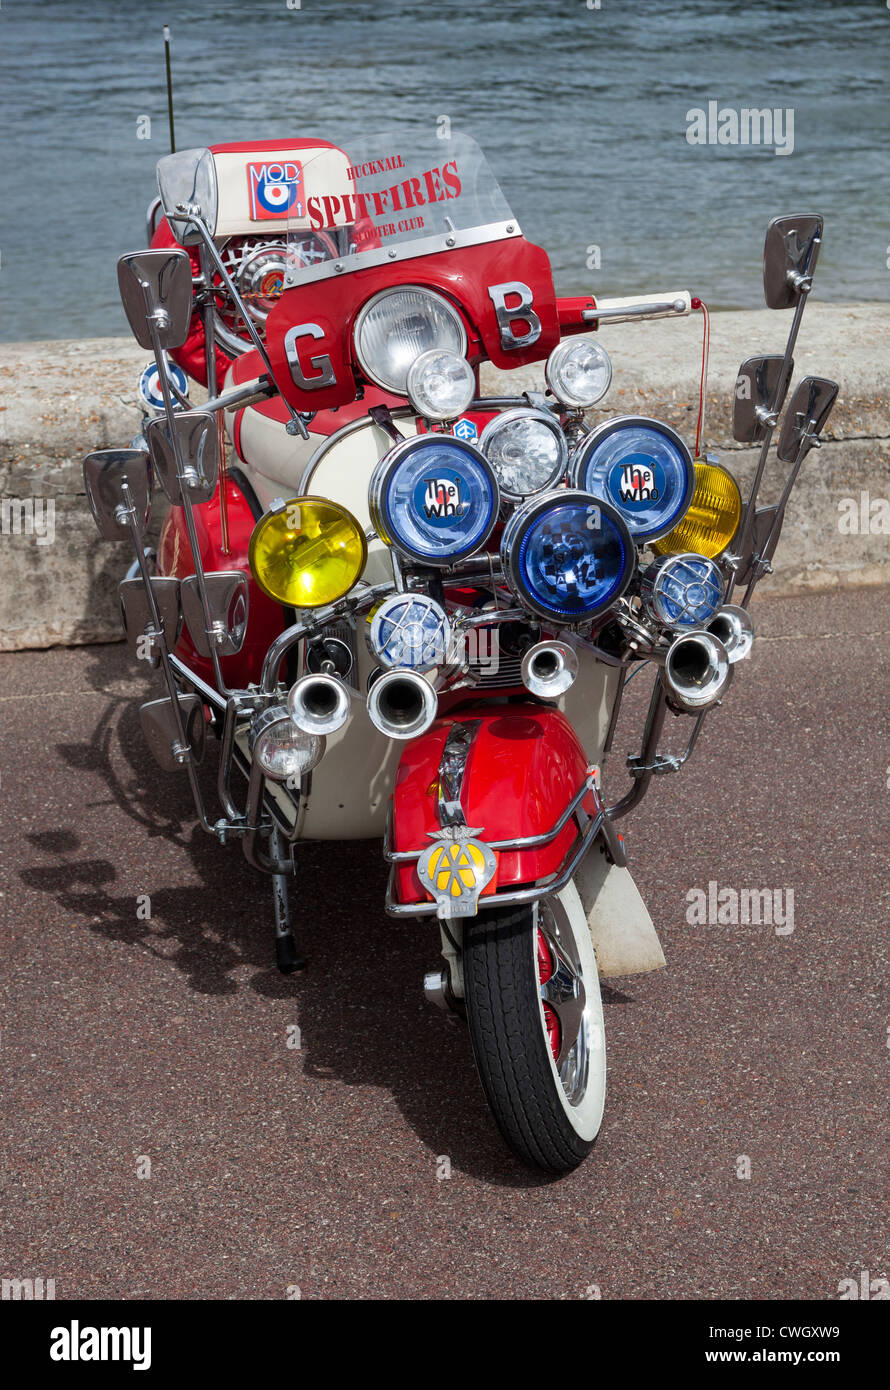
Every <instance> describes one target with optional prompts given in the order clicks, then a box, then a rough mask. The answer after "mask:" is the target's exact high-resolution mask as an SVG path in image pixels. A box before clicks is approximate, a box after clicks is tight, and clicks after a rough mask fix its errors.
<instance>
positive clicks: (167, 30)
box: [164, 24, 176, 154]
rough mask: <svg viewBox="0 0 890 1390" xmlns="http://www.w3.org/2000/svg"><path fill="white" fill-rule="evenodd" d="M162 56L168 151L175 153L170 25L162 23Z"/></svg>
mask: <svg viewBox="0 0 890 1390" xmlns="http://www.w3.org/2000/svg"><path fill="white" fill-rule="evenodd" d="M164 57H165V59H166V61H167V118H168V120H169V122H170V153H171V154H175V153H176V137H175V135H174V133H173V77H172V75H171V72H170V25H169V24H165V25H164Z"/></svg>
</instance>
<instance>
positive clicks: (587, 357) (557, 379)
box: [544, 338, 612, 407]
mask: <svg viewBox="0 0 890 1390" xmlns="http://www.w3.org/2000/svg"><path fill="white" fill-rule="evenodd" d="M544 380H545V381H546V382H547V385H548V387H549V389H550V390H551V391H552V392H553V394H554V396H555V397H556V399H557V400H558V401H560V402H561V403H562V404H563V405H571V406H576V407H581V406H588V405H596V403H597V401H599V400H602V398H603V396H604V395H605V394H606V392H607V391H608V389H609V384H610V382H611V380H612V361H611V358H610V357H609V354H608V353H607V352H606V350H605V348H603V347H600V345H599V343H597V342H595V341H594V340H593V339H592V338H566V339H565V340H564V341H563V342H561V343H557V345H556V347H555V348H554V349H553V351H552V352H551V354H550V356H549V357H548V358H547V365H546V366H545V368H544Z"/></svg>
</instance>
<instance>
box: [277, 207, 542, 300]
mask: <svg viewBox="0 0 890 1390" xmlns="http://www.w3.org/2000/svg"><path fill="white" fill-rule="evenodd" d="M518 236H522V231H521V229H520V226H519V223H518V222H515V221H511V222H489V223H487V224H486V225H485V226H484V227H472V228H470V230H469V231H465V232H442V234H441V236H428V237H418V238H416V239H415V240H414V241H403V242H402V243H401V245H399V246H390V247H389V249H386V248H385V247H375V248H374V250H373V251H359V252H357V253H356V254H355V255H352V256H338V257H337V259H336V260H334V261H323V262H322V263H321V264H320V265H316V266H303V267H302V268H300V269H298V270H289V271H288V272H287V274H286V275H285V279H284V288H285V289H286V290H291V289H294V288H296V286H298V285H309V284H312V285H314V284H318V282H319V281H320V280H331V279H333V278H334V277H335V276H337V275H343V274H352V273H353V272H354V271H356V270H367V269H369V268H370V267H371V266H375V265H391V264H392V263H393V262H394V261H410V260H414V259H416V258H417V257H418V256H438V255H441V254H442V252H443V251H457V250H459V249H460V248H461V247H464V246H480V245H482V244H483V243H484V242H488V241H505V240H508V239H509V238H511V237H518Z"/></svg>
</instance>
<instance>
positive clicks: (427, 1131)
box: [0, 586, 890, 1299]
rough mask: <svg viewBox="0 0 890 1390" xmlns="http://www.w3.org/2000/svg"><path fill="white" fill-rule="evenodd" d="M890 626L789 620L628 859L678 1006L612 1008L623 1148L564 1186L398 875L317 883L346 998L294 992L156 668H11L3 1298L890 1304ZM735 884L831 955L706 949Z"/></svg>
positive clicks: (341, 867)
mask: <svg viewBox="0 0 890 1390" xmlns="http://www.w3.org/2000/svg"><path fill="white" fill-rule="evenodd" d="M765 587H766V586H764V588H765ZM888 600H890V590H882V589H872V590H860V591H856V592H844V593H842V594H838V595H819V596H814V597H807V598H805V599H777V600H769V601H768V600H763V601H761V602H760V603H758V604H757V605H756V608H755V613H756V616H757V619H758V626H759V633H760V640H759V642H758V644H757V646H756V648H755V653H754V656H753V657H752V659H751V660H750V661H749V662H748V663H746V664H745V666H743V667H741V668H740V669H739V671H738V672H737V677H736V680H735V683H734V686H733V688H732V690H731V691H730V692H729V695H728V697H727V699H726V701H725V703H724V705H723V706H722V707H721V708H720V709H719V710H717V711H716V712H715V713H714V714H712V715H711V716H710V718H709V721H708V723H707V724H706V726H705V731H704V733H703V735H702V738H701V740H700V742H699V746H698V748H697V750H696V752H695V755H694V757H693V759H692V760H691V762H690V763H689V764H688V766H687V767H685V768H684V769H683V770H682V771H681V772H680V773H679V774H678V775H676V776H671V777H664V778H661V779H657V780H656V782H655V783H654V785H653V787H652V789H651V790H650V793H649V795H648V797H647V799H646V800H645V802H644V803H643V806H642V807H641V809H640V810H639V811H638V812H637V813H636V814H635V815H634V816H633V817H632V818H630V819H629V820H628V821H626V822H625V823H624V828H625V832H626V834H627V843H628V850H629V855H630V860H631V865H632V868H633V870H634V872H635V874H636V876H637V881H638V883H639V885H640V888H641V890H642V892H643V895H644V897H645V899H646V901H647V903H648V904H649V906H650V910H651V911H652V915H653V917H654V919H655V921H656V925H657V927H658V929H659V932H660V934H661V938H662V941H663V943H664V947H665V952H666V955H667V959H668V969H667V970H665V971H661V972H658V973H657V974H655V975H649V976H642V977H635V978H632V979H626V980H617V981H613V982H612V985H613V987H611V988H607V989H606V990H605V1014H606V1037H607V1042H608V1049H609V1052H608V1055H609V1065H610V1069H611V1070H610V1084H609V1095H608V1098H607V1105H606V1116H605V1121H604V1125H603V1130H602V1132H601V1135H600V1139H599V1142H598V1144H597V1147H596V1149H595V1151H594V1155H593V1157H592V1158H591V1160H589V1161H588V1162H587V1163H586V1164H585V1165H584V1166H583V1167H582V1168H581V1169H580V1170H579V1171H578V1172H576V1173H574V1174H572V1175H571V1176H569V1177H567V1178H564V1179H562V1180H560V1181H548V1180H546V1179H544V1178H542V1177H540V1176H536V1175H535V1174H534V1173H530V1172H528V1171H526V1170H525V1169H524V1168H522V1167H521V1166H520V1164H519V1163H518V1162H516V1161H514V1160H513V1158H512V1157H511V1155H510V1154H509V1153H508V1152H507V1150H506V1149H505V1148H504V1146H503V1144H502V1142H501V1140H500V1137H499V1135H498V1133H497V1131H496V1129H495V1127H494V1125H493V1123H492V1122H491V1120H490V1119H489V1116H488V1113H487V1111H486V1108H485V1105H484V1102H483V1099H482V1094H481V1091H480V1088H479V1086H478V1083H477V1080H476V1077H475V1074H474V1071H473V1064H472V1059H471V1056H470V1050H469V1046H468V1043H467V1039H466V1036H465V1034H464V1032H463V1030H462V1028H461V1026H460V1025H458V1024H456V1023H452V1022H450V1021H449V1020H448V1019H446V1018H445V1017H444V1016H442V1015H440V1014H439V1013H438V1012H437V1011H436V1010H434V1009H433V1008H431V1007H430V1006H429V1005H428V1004H427V1003H426V1002H425V1000H424V998H423V994H422V990H421V980H422V974H423V971H424V970H425V969H427V968H430V967H432V966H433V965H435V963H436V960H437V947H436V944H435V936H434V931H433V929H432V928H430V927H427V926H420V925H416V924H412V923H397V922H392V921H389V920H388V919H387V918H386V917H385V916H384V914H383V911H382V908H381V902H382V896H383V887H384V868H383V864H382V861H381V859H380V855H379V847H378V846H377V845H376V844H367V845H366V844H360V845H350V846H344V845H334V844H332V845H309V846H306V847H305V849H304V851H303V852H302V861H303V865H304V872H303V875H302V877H301V880H300V887H299V894H298V896H299V899H300V913H299V915H300V918H301V920H302V922H303V930H302V942H303V945H304V946H305V948H306V950H307V951H308V953H309V955H310V957H311V966H310V969H309V971H308V972H307V973H306V974H304V975H301V976H300V977H291V978H290V979H284V978H282V977H281V976H279V975H278V974H277V972H276V971H275V969H274V965H273V957H272V931H271V909H270V895H269V889H268V885H267V884H266V883H265V882H264V881H263V880H262V879H261V878H259V877H258V876H257V875H255V874H254V873H253V871H252V870H250V869H249V868H248V866H247V864H246V861H245V860H244V858H243V855H242V853H241V851H240V849H239V848H238V846H237V845H233V846H231V847H230V848H228V849H225V850H221V849H219V848H216V847H215V846H214V845H213V844H212V843H211V842H210V841H209V839H208V838H207V837H206V836H204V835H203V834H202V833H201V832H199V831H198V830H195V829H193V828H192V826H191V825H190V823H189V796H188V789H187V786H186V783H185V779H184V778H180V777H178V776H174V775H168V774H162V773H160V772H157V771H156V770H155V768H154V764H153V763H152V762H151V760H150V756H149V754H148V752H147V750H146V749H145V746H144V744H143V742H142V738H141V734H140V731H139V727H138V719H137V710H138V704H139V702H140V699H142V698H145V697H144V695H143V693H142V692H143V690H144V688H145V684H146V682H145V678H144V676H143V675H142V673H141V672H140V671H139V670H136V669H134V668H135V667H136V663H135V662H134V661H133V660H132V659H131V657H130V655H129V653H128V651H127V650H126V649H125V648H124V647H123V646H97V647H88V648H79V649H56V650H52V651H46V652H32V653H23V654H17V655H10V656H5V657H2V658H0V731H2V755H0V756H2V763H0V772H2V783H0V816H2V826H0V836H2V838H0V844H2V852H3V865H4V867H3V882H2V889H3V894H4V896H3V898H2V899H0V906H2V908H3V938H2V939H3V946H2V975H3V980H2V1019H0V1027H2V1038H0V1049H2V1050H0V1058H2V1063H3V1065H2V1087H3V1109H4V1112H5V1119H4V1122H3V1126H2V1135H0V1153H2V1157H0V1179H2V1237H0V1275H2V1276H3V1277H4V1278H6V1277H18V1278H22V1277H24V1278H34V1277H39V1276H42V1277H44V1278H54V1279H55V1281H56V1297H57V1298H65V1297H73V1298H106V1297H115V1298H125V1299H139V1298H145V1297H163V1298H188V1299H236V1298H254V1299H281V1298H286V1297H288V1296H289V1295H288V1290H290V1296H294V1289H295V1288H298V1289H299V1290H300V1294H301V1296H302V1297H303V1298H368V1297H380V1298H410V1299H427V1298H471V1299H477V1298H481V1299H492V1298H493V1299H501V1298H521V1297H531V1298H568V1299H578V1298H586V1297H590V1296H594V1297H595V1296H596V1290H599V1292H600V1294H601V1296H602V1297H603V1298H605V1299H628V1298H637V1299H639V1298H645V1299H651V1298H663V1299H694V1298H705V1299H713V1298H721V1297H722V1298H733V1299H765V1298H772V1297H776V1298H785V1299H789V1298H795V1297H801V1298H812V1299H827V1298H832V1297H836V1296H837V1291H838V1283H839V1281H840V1280H842V1279H844V1278H854V1279H856V1280H857V1281H858V1280H859V1278H860V1274H861V1271H862V1270H868V1271H869V1272H870V1275H871V1277H875V1276H878V1275H890V1249H888V1241H887V1230H888V1216H890V1207H888V1201H890V1190H888V1181H887V1179H888V1164H887V1157H888V1154H887V1141H888V1131H890V1122H888V1076H890V1047H888V1044H890V1032H888V1028H890V997H888V994H890V990H888V972H887V956H888V920H890V880H888V871H887V850H888V844H890V787H888V783H890V727H888V725H890V717H888V709H890V698H888V697H890V603H888ZM645 683H646V676H645V675H641V676H640V677H639V679H638V680H636V681H635V682H634V684H632V685H631V686H630V688H629V690H628V698H627V701H626V703H625V710H624V711H623V713H622V721H621V725H620V727H619V731H618V737H617V740H616V745H615V748H616V755H615V757H614V759H613V763H612V765H611V766H610V768H609V769H608V776H607V782H606V784H607V790H610V789H611V790H612V791H613V792H614V793H615V794H619V793H620V792H622V791H623V790H624V789H625V786H626V778H625V773H624V771H623V767H622V763H623V758H624V754H625V752H627V751H631V750H633V751H637V750H638V739H639V729H640V726H641V719H642V716H641V707H642V705H643V703H644V702H645V698H646V694H647V692H646V690H645V689H644V686H645ZM684 724H685V721H684ZM671 725H672V727H671V729H670V731H669V732H670V735H671V738H672V739H675V740H679V738H680V737H681V736H682V734H683V733H684V732H685V729H682V730H681V728H680V727H679V721H678V722H677V723H674V721H671ZM687 727H688V726H687ZM709 882H715V883H716V884H717V885H718V886H719V888H721V889H722V888H725V887H732V888H735V889H736V891H738V890H741V889H742V888H763V887H769V888H771V889H773V890H775V891H776V892H778V893H780V894H781V897H780V899H779V902H780V903H781V905H782V907H783V909H784V910H787V908H788V905H789V898H788V894H789V892H790V891H791V890H792V889H793V892H794V909H793V911H794V917H793V926H794V930H793V931H792V932H790V933H786V934H777V933H776V931H775V928H774V927H772V926H769V925H759V926H758V925H731V924H728V925H718V924H714V925H690V923H689V922H688V921H687V909H688V907H689V903H688V901H687V894H688V893H689V891H690V890H691V889H693V888H696V887H698V888H701V889H703V890H705V891H707V888H708V884H709ZM146 894H147V895H148V897H149V898H150V912H151V916H150V918H148V917H146V916H145V913H146V911H147V910H148V909H147V906H146V904H145V902H144V901H143V900H141V898H140V895H146ZM140 914H141V915H140ZM293 1025H296V1026H297V1027H298V1028H299V1030H300V1038H299V1041H300V1043H301V1046H300V1048H299V1049H298V1048H296V1047H288V1045H287V1044H288V1040H289V1036H290V1040H291V1042H295V1041H296V1037H295V1035H294V1034H293V1033H291V1034H290V1035H289V1032H288V1030H289V1029H291V1028H292V1027H293ZM745 1157H747V1159H749V1160H750V1173H751V1176H750V1178H746V1177H740V1176H738V1174H739V1172H742V1173H743V1172H745V1171H746V1165H745V1163H744V1161H743V1160H744V1158H745ZM145 1158H148V1159H150V1163H151V1168H150V1176H145V1177H141V1178H140V1177H138V1176H137V1168H138V1166H139V1164H140V1160H144V1159H145ZM444 1158H447V1160H448V1161H449V1162H450V1166H451V1176H450V1178H444V1177H441V1176H437V1172H438V1173H439V1174H441V1173H442V1172H443V1171H444V1169H445V1168H446V1164H445V1163H444V1162H443V1159H444ZM142 1170H143V1171H144V1170H145V1164H144V1161H143V1163H142Z"/></svg>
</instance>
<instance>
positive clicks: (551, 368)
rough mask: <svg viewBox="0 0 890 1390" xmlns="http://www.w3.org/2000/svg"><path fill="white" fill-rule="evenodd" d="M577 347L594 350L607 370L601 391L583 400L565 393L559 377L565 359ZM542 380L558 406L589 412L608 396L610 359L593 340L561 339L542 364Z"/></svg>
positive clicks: (576, 395)
mask: <svg viewBox="0 0 890 1390" xmlns="http://www.w3.org/2000/svg"><path fill="white" fill-rule="evenodd" d="M579 345H583V346H586V347H593V348H595V349H596V350H597V352H598V353H599V354H600V356H601V358H602V359H603V360H604V362H605V366H606V368H607V373H606V380H605V384H604V386H603V388H602V390H601V391H599V392H598V393H597V394H596V395H595V396H592V397H591V396H588V397H585V398H584V399H583V400H582V399H581V397H580V396H579V395H578V394H577V393H572V392H571V391H567V390H566V389H565V387H564V385H563V383H562V382H561V380H560V376H559V373H560V371H561V370H562V368H563V366H564V363H565V359H566V358H567V357H570V356H571V354H572V353H573V352H576V351H577V349H578V347H579ZM544 380H545V381H546V383H547V388H548V390H549V391H550V392H551V393H552V394H553V395H554V396H555V398H556V399H557V400H558V401H559V403H560V405H566V406H569V407H570V409H572V410H589V409H590V408H591V406H594V405H596V404H597V402H598V401H601V400H602V399H603V397H604V396H606V395H608V391H609V387H610V386H611V385H612V359H611V357H610V356H609V354H608V353H607V352H606V349H605V348H604V347H603V345H602V343H600V342H598V341H597V340H596V339H595V338H563V340H562V341H561V342H559V343H557V344H556V347H555V348H554V349H553V351H552V352H551V354H550V356H549V357H548V358H547V361H546V363H545V364H544Z"/></svg>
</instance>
